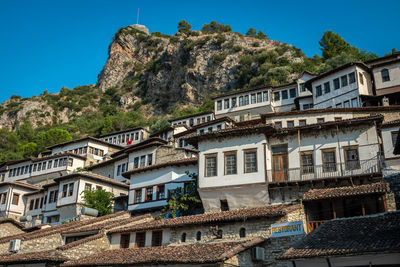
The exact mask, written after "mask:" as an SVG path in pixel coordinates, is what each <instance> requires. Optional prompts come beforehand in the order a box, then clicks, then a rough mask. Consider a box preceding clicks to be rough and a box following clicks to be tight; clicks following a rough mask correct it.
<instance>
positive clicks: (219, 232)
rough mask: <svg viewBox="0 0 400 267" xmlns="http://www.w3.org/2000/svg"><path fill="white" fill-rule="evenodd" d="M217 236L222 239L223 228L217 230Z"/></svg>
mask: <svg viewBox="0 0 400 267" xmlns="http://www.w3.org/2000/svg"><path fill="white" fill-rule="evenodd" d="M217 238H218V239H221V238H222V230H218V232H217Z"/></svg>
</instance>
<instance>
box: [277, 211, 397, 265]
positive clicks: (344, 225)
mask: <svg viewBox="0 0 400 267" xmlns="http://www.w3.org/2000/svg"><path fill="white" fill-rule="evenodd" d="M379 252H382V253H390V252H400V212H399V211H395V212H388V213H384V214H376V215H371V216H364V217H353V218H340V219H334V220H330V221H328V222H325V223H324V224H322V225H321V226H319V227H318V228H317V229H316V230H314V231H313V232H311V233H310V234H308V235H306V236H305V237H304V238H303V239H302V240H300V241H299V242H297V243H295V244H294V245H293V246H292V247H290V248H289V249H288V250H286V251H285V252H283V253H282V254H280V255H279V257H278V259H281V260H288V259H299V258H313V257H326V256H335V255H356V254H365V253H379Z"/></svg>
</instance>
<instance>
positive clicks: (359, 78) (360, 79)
mask: <svg viewBox="0 0 400 267" xmlns="http://www.w3.org/2000/svg"><path fill="white" fill-rule="evenodd" d="M358 80H359V81H360V84H364V77H363V75H362V73H361V72H359V73H358Z"/></svg>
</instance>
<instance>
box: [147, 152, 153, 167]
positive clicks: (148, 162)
mask: <svg viewBox="0 0 400 267" xmlns="http://www.w3.org/2000/svg"><path fill="white" fill-rule="evenodd" d="M152 164H153V154H148V155H147V165H149V166H150V165H152Z"/></svg>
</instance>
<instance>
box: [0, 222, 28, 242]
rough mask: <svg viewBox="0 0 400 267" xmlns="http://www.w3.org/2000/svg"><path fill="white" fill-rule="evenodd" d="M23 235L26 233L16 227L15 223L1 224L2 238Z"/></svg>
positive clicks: (0, 234)
mask: <svg viewBox="0 0 400 267" xmlns="http://www.w3.org/2000/svg"><path fill="white" fill-rule="evenodd" d="M22 233H24V231H22V230H21V229H20V228H19V227H17V226H15V225H14V224H13V223H10V222H6V223H2V224H0V238H1V237H5V236H10V235H17V234H22Z"/></svg>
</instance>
